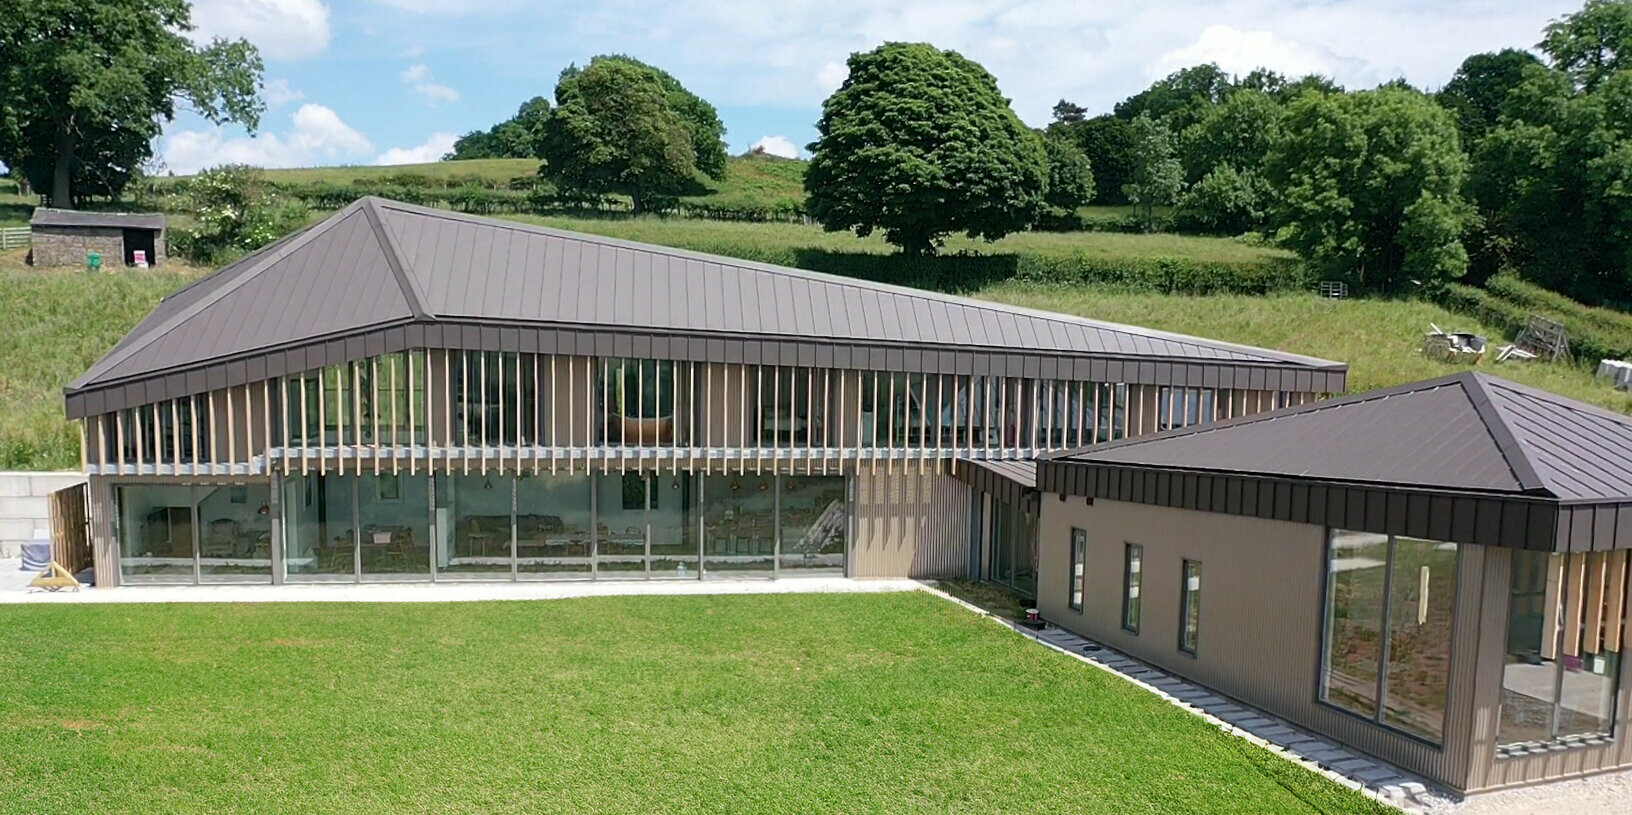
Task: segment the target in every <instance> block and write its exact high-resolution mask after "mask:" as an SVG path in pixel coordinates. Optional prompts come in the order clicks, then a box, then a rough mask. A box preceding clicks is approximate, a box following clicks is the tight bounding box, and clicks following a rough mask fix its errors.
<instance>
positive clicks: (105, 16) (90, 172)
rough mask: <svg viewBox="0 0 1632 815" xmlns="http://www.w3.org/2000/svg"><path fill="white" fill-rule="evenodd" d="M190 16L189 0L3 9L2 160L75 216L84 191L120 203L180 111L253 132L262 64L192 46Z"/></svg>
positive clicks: (218, 45) (11, 1)
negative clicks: (73, 208)
mask: <svg viewBox="0 0 1632 815" xmlns="http://www.w3.org/2000/svg"><path fill="white" fill-rule="evenodd" d="M191 14H192V9H191V6H190V5H189V4H188V3H187V2H185V0H3V1H0V159H3V160H4V161H5V162H6V163H7V164H9V165H12V166H16V167H21V168H23V169H24V171H25V172H26V173H27V174H28V176H29V179H30V181H31V182H32V183H33V184H34V186H35V187H36V188H38V189H49V190H50V192H51V202H52V204H54V205H55V206H59V207H67V206H73V205H74V202H75V201H76V199H77V198H78V197H81V196H78V195H76V193H75V184H76V183H79V184H84V185H85V186H86V190H87V191H89V192H93V193H97V194H105V195H112V194H117V193H118V191H119V188H120V187H122V186H123V184H124V181H125V180H127V179H128V178H129V177H130V174H131V173H132V172H134V171H135V169H136V168H137V167H138V166H139V165H140V164H141V163H142V162H144V161H146V160H147V159H149V158H150V157H151V156H152V141H153V139H154V137H156V136H157V135H158V134H159V130H160V127H161V126H162V125H163V123H164V122H168V121H170V120H172V119H173V118H174V117H175V113H176V108H177V106H178V105H187V106H190V107H191V108H192V109H193V110H194V111H196V112H197V113H198V114H199V115H200V116H202V117H203V118H204V119H206V120H208V121H210V122H213V123H216V124H222V123H225V122H229V121H230V122H238V123H241V124H243V125H245V126H246V127H248V128H250V129H254V128H255V127H256V126H257V125H258V124H259V122H260V114H261V112H262V111H263V109H264V107H263V105H262V103H261V100H260V96H259V94H258V92H257V91H258V88H259V84H260V78H261V59H260V55H259V54H258V53H257V52H256V50H255V47H254V46H252V45H250V44H249V43H248V42H245V41H243V40H237V41H232V42H229V41H226V40H221V39H217V40H215V41H213V42H211V43H210V44H209V45H206V46H202V47H200V46H196V45H194V44H193V42H192V41H190V40H189V39H188V38H187V36H186V35H187V32H189V31H191V30H192V17H191ZM82 194H83V193H82Z"/></svg>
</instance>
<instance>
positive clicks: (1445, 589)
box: [1382, 537, 1456, 742]
mask: <svg viewBox="0 0 1632 815" xmlns="http://www.w3.org/2000/svg"><path fill="white" fill-rule="evenodd" d="M1389 569H1390V571H1391V572H1392V574H1391V575H1390V579H1389V599H1388V680H1387V684H1386V685H1385V689H1384V693H1383V717H1382V718H1383V723H1384V724H1388V725H1392V726H1394V727H1397V728H1399V729H1401V730H1404V731H1405V732H1407V733H1410V734H1412V735H1414V736H1420V737H1422V738H1424V739H1428V740H1429V741H1433V742H1438V741H1440V740H1441V739H1442V738H1443V737H1444V732H1445V693H1446V689H1447V688H1448V687H1449V686H1450V663H1451V618H1452V616H1453V613H1454V611H1455V606H1456V544H1454V543H1440V542H1437V541H1427V540H1418V539H1416V538H1402V537H1396V538H1395V539H1394V553H1393V559H1392V561H1391V563H1390V566H1389Z"/></svg>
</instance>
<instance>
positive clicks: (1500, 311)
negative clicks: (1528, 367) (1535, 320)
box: [1438, 283, 1632, 365]
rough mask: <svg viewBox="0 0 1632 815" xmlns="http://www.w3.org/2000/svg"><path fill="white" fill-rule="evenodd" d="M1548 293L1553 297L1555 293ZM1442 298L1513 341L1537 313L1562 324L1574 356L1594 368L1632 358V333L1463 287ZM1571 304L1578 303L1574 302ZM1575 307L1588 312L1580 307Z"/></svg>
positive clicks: (1444, 290) (1445, 291) (1450, 287)
mask: <svg viewBox="0 0 1632 815" xmlns="http://www.w3.org/2000/svg"><path fill="white" fill-rule="evenodd" d="M1542 291H1544V292H1545V290H1542ZM1545 293H1546V294H1548V295H1553V293H1552V292H1545ZM1553 296H1561V295H1553ZM1438 298H1439V301H1440V304H1441V305H1443V306H1445V307H1446V308H1448V309H1450V310H1452V311H1455V312H1459V313H1462V314H1466V315H1468V316H1469V317H1472V318H1474V319H1476V320H1479V321H1480V322H1483V323H1485V324H1486V325H1490V326H1494V327H1496V328H1498V329H1500V330H1501V331H1502V332H1503V333H1505V334H1507V335H1508V336H1509V337H1517V336H1518V334H1519V332H1520V331H1523V330H1524V327H1525V325H1526V324H1527V323H1528V322H1529V321H1530V315H1531V314H1533V313H1534V314H1541V315H1542V316H1544V317H1548V318H1550V319H1553V320H1558V321H1559V322H1562V323H1563V324H1564V331H1565V333H1567V334H1568V335H1569V338H1570V353H1571V355H1572V356H1574V357H1575V359H1576V360H1577V361H1578V362H1581V363H1584V364H1589V365H1590V364H1592V363H1593V362H1594V361H1596V360H1600V359H1626V358H1628V357H1632V331H1624V332H1623V331H1606V330H1605V329H1603V328H1601V327H1596V326H1593V325H1590V324H1588V323H1587V322H1585V321H1583V320H1579V319H1572V318H1571V316H1570V315H1569V314H1566V313H1563V311H1562V310H1560V309H1554V308H1538V307H1536V306H1534V305H1526V304H1523V303H1517V302H1514V301H1512V300H1509V299H1506V298H1504V297H1502V296H1499V295H1498V294H1497V293H1495V292H1492V291H1487V290H1485V289H1481V288H1477V287H1474V286H1466V285H1463V284H1461V283H1447V284H1445V285H1444V286H1442V287H1441V288H1440V290H1439V292H1438ZM1569 302H1570V303H1574V301H1573V300H1571V301H1569ZM1574 304H1575V305H1576V306H1577V307H1581V308H1585V307H1584V306H1580V304H1579V303H1574Z"/></svg>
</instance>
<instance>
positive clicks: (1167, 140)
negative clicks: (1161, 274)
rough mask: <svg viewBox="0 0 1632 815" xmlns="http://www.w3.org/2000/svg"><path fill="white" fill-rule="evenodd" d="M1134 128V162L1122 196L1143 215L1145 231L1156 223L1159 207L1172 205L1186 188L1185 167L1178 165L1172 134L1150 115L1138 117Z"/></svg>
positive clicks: (1133, 124)
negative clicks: (1141, 211) (1142, 212)
mask: <svg viewBox="0 0 1632 815" xmlns="http://www.w3.org/2000/svg"><path fill="white" fill-rule="evenodd" d="M1131 125H1132V127H1133V149H1132V151H1131V152H1130V155H1131V157H1132V161H1131V164H1130V170H1131V172H1130V173H1129V175H1128V182H1127V183H1126V184H1124V185H1122V194H1123V195H1124V196H1126V197H1127V199H1128V203H1130V204H1133V207H1134V209H1135V210H1143V211H1144V220H1145V228H1146V229H1151V228H1153V227H1154V226H1155V223H1156V207H1161V206H1167V205H1169V204H1172V203H1173V202H1174V201H1175V200H1176V199H1177V198H1178V197H1179V191H1180V190H1181V189H1183V188H1184V167H1183V165H1181V164H1180V163H1179V159H1178V157H1177V150H1176V148H1175V147H1174V144H1173V133H1172V132H1171V131H1169V130H1168V129H1167V126H1166V125H1164V124H1162V123H1161V122H1158V121H1156V120H1155V119H1152V118H1151V117H1150V116H1149V115H1146V114H1143V113H1141V114H1139V115H1138V116H1135V117H1134V119H1133V121H1132V122H1131Z"/></svg>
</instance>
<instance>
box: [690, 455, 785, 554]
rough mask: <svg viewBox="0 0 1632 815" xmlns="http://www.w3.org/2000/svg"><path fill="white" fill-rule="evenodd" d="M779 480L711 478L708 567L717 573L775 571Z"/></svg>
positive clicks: (707, 488) (706, 492)
mask: <svg viewBox="0 0 1632 815" xmlns="http://www.w3.org/2000/svg"><path fill="white" fill-rule="evenodd" d="M775 482H776V478H775V477H774V476H769V475H760V476H751V475H705V476H703V477H702V483H703V565H704V568H706V569H707V570H708V571H711V572H769V571H770V570H771V569H773V568H774V567H775V560H774V558H775V551H776V492H775V486H776V483H775Z"/></svg>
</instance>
